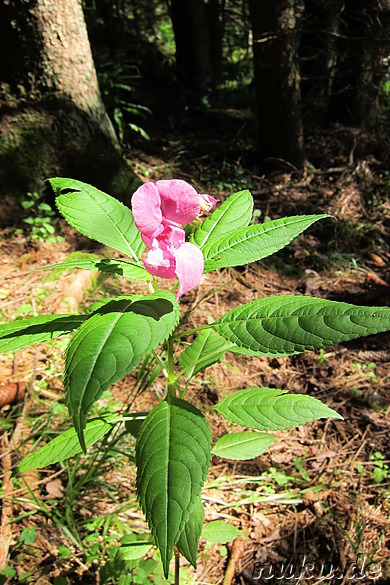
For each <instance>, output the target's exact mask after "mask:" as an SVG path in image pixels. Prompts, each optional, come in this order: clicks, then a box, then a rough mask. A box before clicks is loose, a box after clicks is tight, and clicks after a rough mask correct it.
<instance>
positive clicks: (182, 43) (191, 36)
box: [170, 0, 211, 107]
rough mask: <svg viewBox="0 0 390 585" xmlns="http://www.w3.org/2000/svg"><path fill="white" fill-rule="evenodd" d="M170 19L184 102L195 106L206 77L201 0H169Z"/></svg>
mask: <svg viewBox="0 0 390 585" xmlns="http://www.w3.org/2000/svg"><path fill="white" fill-rule="evenodd" d="M170 8H171V11H170V12H171V19H172V26H173V32H174V35H175V43H176V68H177V77H178V80H179V81H180V82H181V84H182V85H183V88H184V92H185V94H186V101H187V105H188V106H190V107H191V106H196V105H198V104H199V103H200V101H201V98H202V97H203V96H204V95H205V93H206V88H207V83H208V82H209V79H210V72H211V65H210V53H209V33H208V21H207V11H206V5H205V3H204V0H186V1H185V2H183V0H171V3H170Z"/></svg>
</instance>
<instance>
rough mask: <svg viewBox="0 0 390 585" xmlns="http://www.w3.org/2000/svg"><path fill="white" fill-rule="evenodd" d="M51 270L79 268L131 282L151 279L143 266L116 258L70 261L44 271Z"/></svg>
mask: <svg viewBox="0 0 390 585" xmlns="http://www.w3.org/2000/svg"><path fill="white" fill-rule="evenodd" d="M52 268H64V269H65V268H71V269H75V268H81V269H83V270H98V271H99V272H103V273H108V274H119V275H120V276H124V277H125V278H130V279H132V280H140V281H148V280H150V279H151V278H152V277H151V275H150V274H149V272H147V270H146V269H145V268H144V267H143V266H139V265H138V264H133V263H132V262H127V261H126V260H119V259H116V258H98V259H96V260H81V259H80V260H71V261H65V262H60V263H59V264H52V265H51V266H45V267H44V270H50V269H52Z"/></svg>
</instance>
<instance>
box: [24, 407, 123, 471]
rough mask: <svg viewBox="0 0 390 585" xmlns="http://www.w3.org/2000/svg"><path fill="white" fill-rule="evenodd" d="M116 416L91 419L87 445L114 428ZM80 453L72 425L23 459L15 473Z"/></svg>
mask: <svg viewBox="0 0 390 585" xmlns="http://www.w3.org/2000/svg"><path fill="white" fill-rule="evenodd" d="M116 418H117V417H114V416H111V417H109V418H96V419H94V420H91V421H89V422H88V423H87V425H86V427H85V431H84V436H85V445H86V447H90V446H91V445H93V444H94V443H96V441H98V440H99V439H101V438H102V437H104V435H106V434H107V433H108V431H109V430H111V429H112V427H113V424H115V420H116ZM78 453H81V446H80V442H79V439H78V436H77V433H76V429H75V428H74V427H72V428H71V429H68V430H67V431H65V432H64V433H61V434H60V435H58V436H57V437H56V438H55V439H53V440H52V441H50V442H49V443H47V444H46V445H44V446H43V447H41V448H40V449H38V450H37V451H34V452H33V453H30V454H29V455H27V457H25V458H24V459H22V461H21V462H20V463H19V465H18V466H17V468H16V471H15V473H23V472H24V471H28V470H29V469H42V467H47V466H48V465H53V463H57V462H58V461H65V460H66V459H69V457H73V455H77V454H78Z"/></svg>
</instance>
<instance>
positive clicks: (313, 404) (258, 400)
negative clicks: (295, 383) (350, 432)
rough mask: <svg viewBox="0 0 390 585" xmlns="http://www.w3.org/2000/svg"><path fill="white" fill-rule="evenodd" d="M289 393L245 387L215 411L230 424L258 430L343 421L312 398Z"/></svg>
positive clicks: (272, 389)
mask: <svg viewBox="0 0 390 585" xmlns="http://www.w3.org/2000/svg"><path fill="white" fill-rule="evenodd" d="M286 392H287V390H280V389H278V388H266V387H264V388H258V387H255V388H245V390H239V391H237V392H234V393H233V394H230V396H226V398H223V399H222V400H221V401H220V402H218V404H216V405H215V406H214V409H215V410H216V411H218V412H219V413H220V414H222V416H224V417H225V418H227V419H228V420H230V421H231V422H234V423H236V424H239V425H242V426H245V427H249V428H251V429H257V430H259V431H268V430H270V431H282V430H284V429H291V428H294V427H299V426H300V425H303V424H305V423H308V422H311V421H313V420H318V419H320V418H337V419H342V418H343V417H342V416H341V415H340V414H338V413H337V412H336V411H335V410H333V409H332V408H329V406H326V405H325V404H323V403H322V402H320V401H319V400H317V399H316V398H313V397H312V396H307V395H306V394H286Z"/></svg>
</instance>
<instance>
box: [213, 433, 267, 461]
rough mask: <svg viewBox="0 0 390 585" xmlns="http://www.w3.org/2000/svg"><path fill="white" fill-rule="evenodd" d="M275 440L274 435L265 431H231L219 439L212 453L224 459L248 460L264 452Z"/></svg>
mask: <svg viewBox="0 0 390 585" xmlns="http://www.w3.org/2000/svg"><path fill="white" fill-rule="evenodd" d="M274 440H275V437H274V435H267V434H265V433H249V432H241V433H230V434H229V435H223V436H222V437H221V438H220V439H218V441H217V442H216V444H215V445H214V448H213V450H212V453H213V455H218V457H223V458H224V459H233V460H236V461H246V460H247V459H253V458H254V457H258V455H261V453H264V451H265V450H266V449H268V447H269V446H270V445H271V444H272V443H273V442H274Z"/></svg>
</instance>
